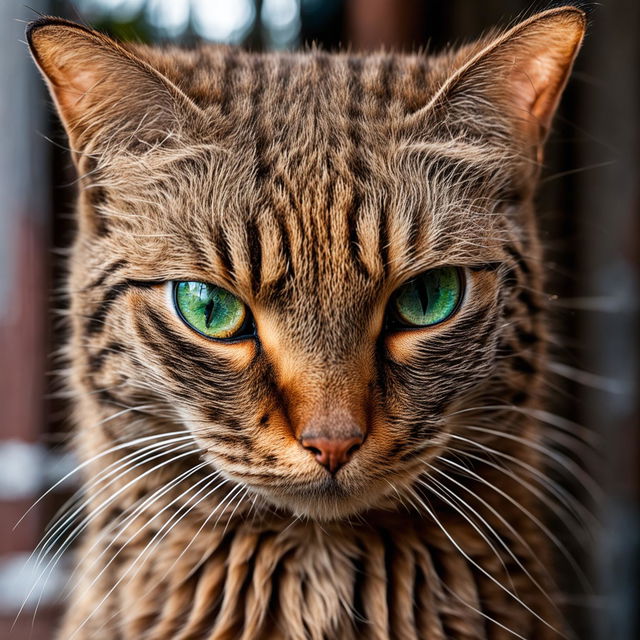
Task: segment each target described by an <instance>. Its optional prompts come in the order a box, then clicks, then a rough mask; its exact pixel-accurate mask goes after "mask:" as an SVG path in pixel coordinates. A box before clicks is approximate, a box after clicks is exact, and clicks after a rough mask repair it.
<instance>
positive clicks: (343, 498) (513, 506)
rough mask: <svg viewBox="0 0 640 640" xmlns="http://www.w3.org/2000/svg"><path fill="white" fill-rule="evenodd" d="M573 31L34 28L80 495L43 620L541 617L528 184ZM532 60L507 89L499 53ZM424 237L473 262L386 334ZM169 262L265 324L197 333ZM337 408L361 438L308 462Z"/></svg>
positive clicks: (549, 606) (516, 629)
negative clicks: (453, 284) (66, 191)
mask: <svg viewBox="0 0 640 640" xmlns="http://www.w3.org/2000/svg"><path fill="white" fill-rule="evenodd" d="M582 30H583V17H582V14H581V13H580V12H579V11H577V10H574V9H570V8H568V9H567V8H565V9H559V10H553V11H550V12H547V13H545V14H541V15H539V16H536V17H534V18H532V19H530V20H529V21H527V22H525V23H523V24H522V25H519V26H516V27H514V28H513V29H512V30H511V31H509V32H504V33H502V34H497V35H496V34H493V35H492V36H489V37H487V38H485V39H483V40H481V41H479V42H477V43H475V44H472V45H469V46H467V47H465V48H462V49H460V50H457V51H452V52H447V53H444V54H442V55H440V56H426V55H422V54H420V55H396V54H390V53H381V54H377V55H371V56H359V55H355V54H349V53H339V54H327V53H325V52H322V51H319V50H316V49H312V50H310V51H306V52H302V53H293V54H289V53H270V54H252V53H246V52H243V51H240V50H237V49H232V48H225V47H212V46H209V47H202V48H199V49H196V50H194V51H182V50H178V49H155V48H147V47H143V46H137V45H136V46H133V45H127V46H126V47H125V46H124V45H117V44H116V43H113V42H112V41H110V40H108V39H107V38H105V37H104V36H101V35H99V34H96V33H95V32H91V31H88V30H85V29H84V28H81V27H78V26H75V25H72V24H70V23H65V22H63V21H59V20H55V19H45V20H42V21H39V22H37V23H35V24H34V25H32V26H31V28H30V30H29V34H28V35H29V41H30V44H31V47H32V51H33V53H34V57H35V58H36V61H37V62H38V64H39V65H40V68H41V69H42V70H43V73H44V74H45V77H46V79H47V81H48V83H49V85H50V88H51V90H52V95H53V96H54V98H55V99H56V102H57V104H58V107H59V110H60V113H61V116H62V119H63V121H64V123H65V126H66V128H67V131H68V133H69V137H70V141H71V147H72V152H73V155H74V159H75V161H76V163H77V166H78V170H79V174H80V176H81V177H80V183H81V185H82V189H81V193H80V198H79V205H78V216H79V222H80V225H79V226H80V231H79V234H78V238H77V241H76V244H75V247H74V252H73V256H72V260H71V276H70V281H69V282H70V292H71V300H72V307H71V318H72V325H73V337H72V340H71V344H70V351H69V353H70V358H71V362H72V368H71V376H70V378H71V379H70V383H71V385H72V387H73V389H74V392H75V393H76V395H77V400H76V407H77V424H78V429H77V439H76V448H77V451H78V453H79V455H80V457H81V459H83V460H86V461H88V462H87V463H86V464H87V467H86V469H85V475H86V479H87V483H88V488H87V490H86V494H85V495H86V505H85V507H86V510H85V511H82V512H80V510H79V517H82V514H83V513H84V514H88V517H87V520H86V523H85V524H86V527H81V529H80V530H79V531H77V534H79V533H81V532H83V530H84V529H86V532H85V535H84V536H83V542H82V545H81V548H80V549H79V551H78V558H79V564H78V568H77V570H76V574H77V575H76V580H75V583H74V584H75V586H74V589H73V591H72V594H71V596H70V602H69V609H68V614H67V617H66V619H65V622H64V626H63V629H62V630H61V632H60V636H59V637H60V638H65V639H68V638H72V637H74V638H92V639H95V638H113V639H116V638H122V639H123V640H125V639H126V640H129V639H140V638H146V639H149V640H151V639H156V640H160V639H167V638H172V639H180V640H187V639H196V638H202V639H205V638H206V639H207V640H213V639H216V640H222V639H223V638H224V639H226V638H228V639H229V640H231V639H235V638H241V639H243V640H249V639H256V640H257V639H260V638H274V639H275V638H282V639H283V640H284V639H290V640H299V639H300V640H301V639H304V638H309V639H312V640H322V639H325V638H332V639H333V638H340V639H345V640H348V639H349V638H356V637H364V638H375V639H379V640H386V639H391V638H394V639H396V638H397V639H402V640H404V639H407V640H414V639H415V640H419V639H426V638H428V639H429V640H437V639H438V638H442V639H445V638H469V639H472V638H473V639H477V638H503V637H512V636H513V634H515V635H516V636H517V637H524V638H536V639H537V638H541V639H544V638H555V637H558V635H559V634H560V630H561V629H562V627H563V623H562V618H561V615H560V613H559V612H558V611H557V609H556V608H555V606H554V602H553V597H554V596H553V594H554V587H553V580H552V578H551V577H550V576H549V571H548V564H549V558H550V553H551V549H550V547H551V546H552V542H553V535H552V540H551V541H550V540H549V538H548V537H545V532H546V533H549V532H548V531H547V530H546V529H545V526H544V524H543V523H542V522H541V520H540V518H543V509H542V506H543V505H541V503H540V502H541V501H540V491H538V492H536V491H532V489H531V486H532V484H531V483H532V478H533V480H535V479H536V476H535V474H536V473H538V474H539V475H541V476H542V477H543V478H544V474H545V473H546V471H545V464H546V462H545V459H544V456H545V451H546V448H545V447H546V441H545V432H544V430H543V428H542V426H541V424H540V423H539V422H538V421H536V420H534V419H532V416H535V415H536V411H537V410H538V408H539V407H540V402H541V397H542V392H541V389H542V382H543V376H544V352H545V343H546V331H545V324H544V306H545V305H544V297H543V295H542V293H541V291H542V276H543V274H542V256H541V251H540V247H539V244H538V241H537V237H536V232H535V221H534V216H533V208H532V194H533V191H534V188H535V182H536V179H537V174H538V171H539V159H540V149H541V147H542V144H543V142H544V137H545V136H546V131H547V129H548V121H549V120H550V118H551V116H552V113H553V110H554V108H555V105H556V103H557V99H558V96H559V94H560V91H561V89H562V87H563V86H564V82H565V81H566V76H567V73H568V70H569V68H570V66H571V63H572V61H573V57H574V55H575V52H576V50H577V47H578V45H579V42H580V38H581V35H582ZM536 56H537V57H538V58H540V60H541V65H540V67H539V68H538V67H536V68H533V67H532V68H531V69H529V67H528V66H527V65H529V64H530V60H534V61H535V60H536ZM518 65H520V66H522V67H523V68H519V67H518ZM554 65H555V66H554ZM514 69H515V71H514ZM536 69H538V71H536ZM540 69H541V70H542V71H540ZM548 69H552V70H553V72H552V73H550V75H549V77H547V76H545V78H546V79H545V82H544V84H541V85H540V86H537V85H536V86H535V89H536V91H537V93H536V94H535V95H533V96H532V98H531V100H532V102H531V104H530V105H529V106H528V107H527V109H529V111H530V112H531V114H533V115H534V116H535V118H533V117H532V118H528V117H523V114H522V112H521V111H517V110H518V109H522V108H523V105H522V104H516V105H515V106H514V104H515V103H517V102H518V100H520V101H522V100H524V97H523V96H526V94H527V87H524V88H523V87H522V86H521V83H522V79H521V77H520V76H518V75H517V74H518V73H520V74H522V73H524V72H525V71H531V72H532V73H534V75H533V76H531V78H530V80H531V84H532V86H534V85H535V83H536V79H537V78H538V76H536V75H535V73H538V72H539V73H540V74H543V75H544V74H547V73H549V72H548V71H547V70H548ZM516 76H517V78H516ZM514 78H516V80H514ZM82 83H85V85H82ZM510 83H511V85H512V86H511V85H510ZM518 83H520V84H518ZM81 85H82V87H81ZM514 96H515V97H514ZM529 111H527V113H529ZM439 265H455V266H458V267H460V268H462V269H464V271H465V273H466V292H465V299H464V302H463V304H462V306H461V308H460V310H459V311H458V312H457V313H456V314H455V315H454V316H453V317H452V318H451V319H449V320H447V321H446V322H444V323H442V324H440V325H438V326H435V327H431V328H429V329H425V330H420V331H411V332H399V333H389V332H386V330H385V324H384V317H385V313H384V312H385V307H386V304H387V301H388V300H389V297H390V295H391V294H392V292H393V291H394V290H395V289H396V288H397V287H398V286H399V285H401V284H402V283H403V282H405V281H406V280H407V279H409V278H411V277H413V276H415V275H417V274H419V273H421V272H423V271H425V270H427V269H430V268H432V267H435V266H439ZM172 280H201V281H205V282H213V283H216V284H219V285H220V286H223V287H225V288H227V289H229V290H230V291H232V292H234V293H236V294H237V295H238V296H240V297H241V298H242V299H243V300H244V301H245V302H246V303H247V304H248V305H249V307H250V308H251V309H252V312H253V315H254V317H255V321H256V326H257V332H258V339H257V340H242V341H238V342H234V343H227V344H221V343H216V342H212V341H208V340H206V339H205V338H203V337H201V336H199V335H197V334H195V333H194V332H192V331H190V330H189V329H188V328H187V327H186V326H185V325H184V324H182V323H181V322H180V320H179V319H178V318H177V316H176V314H175V313H174V312H173V311H172V309H171V305H170V303H169V302H168V299H167V294H166V284H165V283H166V282H168V281H172ZM340 411H344V412H348V413H349V414H351V415H354V416H356V417H357V419H358V420H359V421H361V422H362V423H363V424H366V429H367V438H366V440H365V442H364V444H363V446H362V447H361V448H360V449H359V450H358V452H357V453H356V455H355V456H354V458H353V460H352V461H351V462H350V463H349V464H348V465H346V466H345V467H344V468H343V469H341V470H340V471H339V472H338V473H337V474H336V475H335V476H331V475H330V474H328V473H327V472H326V470H325V469H323V468H322V467H321V466H319V465H318V464H317V463H316V462H315V461H314V459H313V456H312V455H311V454H310V453H309V451H307V450H305V449H303V448H302V447H301V446H300V443H299V441H298V439H299V436H300V430H301V428H302V426H303V425H304V424H306V423H308V421H309V420H313V419H320V418H322V417H323V416H325V417H326V416H330V415H337V414H336V412H340ZM162 434H165V435H164V436H163V435H162ZM176 434H177V435H176ZM127 443H131V444H130V446H128V445H127ZM163 443H166V444H164V448H162V446H163ZM110 447H113V448H114V449H113V450H112V451H111V452H110V453H102V452H106V451H107V450H108V449H109V448H110ZM96 456H97V457H96ZM496 460H497V462H496ZM134 462H135V463H136V464H133V463H134ZM110 465H111V466H110ZM523 469H524V470H528V471H527V473H524V471H523ZM532 474H533V476H532ZM514 478H515V480H514ZM543 497H544V494H543ZM74 535H76V534H75V533H73V531H72V533H71V534H70V538H73V537H74Z"/></svg>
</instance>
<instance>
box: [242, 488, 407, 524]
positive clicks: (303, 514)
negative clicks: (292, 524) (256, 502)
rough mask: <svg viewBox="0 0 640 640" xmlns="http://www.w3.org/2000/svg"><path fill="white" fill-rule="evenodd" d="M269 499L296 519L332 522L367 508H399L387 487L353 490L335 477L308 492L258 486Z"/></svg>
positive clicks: (360, 512) (359, 512)
mask: <svg viewBox="0 0 640 640" xmlns="http://www.w3.org/2000/svg"><path fill="white" fill-rule="evenodd" d="M254 491H255V492H256V493H258V494H259V495H260V497H262V498H263V499H264V500H265V501H266V502H268V503H269V504H270V505H272V506H273V507H275V508H276V509H278V510H279V511H284V512H286V513H289V514H291V515H292V516H294V517H296V518H301V519H303V520H304V519H307V520H315V521H318V522H332V521H337V520H347V519H349V518H351V517H352V516H359V515H361V514H362V513H364V512H366V511H371V510H388V509H395V508H396V506H397V504H396V502H397V501H396V500H394V499H393V497H392V496H390V495H385V493H384V492H383V487H382V486H381V487H380V488H379V491H378V490H376V488H374V487H372V486H369V487H368V490H367V491H366V492H365V491H363V492H358V493H355V492H350V491H349V490H348V489H347V488H346V487H344V486H341V485H339V484H338V483H337V482H336V481H334V480H331V479H329V480H327V481H326V482H325V483H323V484H322V485H320V486H318V485H313V486H310V487H309V489H308V490H307V491H302V492H296V493H293V492H292V493H287V492H283V491H273V490H269V489H266V488H264V487H260V488H256V489H254Z"/></svg>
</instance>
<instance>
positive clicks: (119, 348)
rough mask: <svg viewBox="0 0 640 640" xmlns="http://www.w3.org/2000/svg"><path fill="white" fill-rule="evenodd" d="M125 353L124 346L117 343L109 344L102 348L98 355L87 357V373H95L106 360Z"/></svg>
mask: <svg viewBox="0 0 640 640" xmlns="http://www.w3.org/2000/svg"><path fill="white" fill-rule="evenodd" d="M124 352H125V347H124V345H122V344H120V343H119V342H110V343H109V344H108V345H107V346H106V347H103V348H102V349H100V351H98V353H96V354H94V355H92V356H90V357H89V373H97V372H98V371H99V370H100V369H102V367H103V365H104V363H105V361H106V359H107V358H108V357H109V356H111V355H115V354H120V353H124Z"/></svg>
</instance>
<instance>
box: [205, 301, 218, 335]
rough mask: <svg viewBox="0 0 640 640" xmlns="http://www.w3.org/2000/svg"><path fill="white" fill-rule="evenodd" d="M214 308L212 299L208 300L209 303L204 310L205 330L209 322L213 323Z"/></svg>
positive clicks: (209, 324)
mask: <svg viewBox="0 0 640 640" xmlns="http://www.w3.org/2000/svg"><path fill="white" fill-rule="evenodd" d="M214 307H215V305H214V304H213V299H212V298H210V299H209V302H207V306H206V307H205V308H204V323H205V326H206V327H207V329H208V328H209V327H210V326H211V322H212V321H213V311H214Z"/></svg>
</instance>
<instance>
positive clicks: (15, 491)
mask: <svg viewBox="0 0 640 640" xmlns="http://www.w3.org/2000/svg"><path fill="white" fill-rule="evenodd" d="M549 6H552V4H551V3H549V2H535V1H534V2H531V0H484V1H483V2H477V1H475V0H74V1H71V0H30V6H29V7H26V6H25V5H24V4H23V3H22V2H21V1H18V0H2V1H1V2H0V136H1V137H0V638H4V637H7V638H12V639H16V640H19V639H22V638H32V640H44V639H46V638H50V637H51V635H52V632H53V629H54V626H55V620H56V616H57V612H58V608H57V606H56V595H57V594H59V592H60V591H61V589H62V587H63V585H64V583H65V580H66V578H65V559H64V558H62V559H61V562H60V563H59V564H58V565H56V568H54V569H53V570H52V571H51V572H49V571H48V570H47V573H50V575H49V577H48V580H47V582H46V585H45V586H43V584H42V581H41V582H40V583H39V584H38V586H36V588H33V590H32V587H33V586H34V584H35V583H36V581H37V576H38V571H37V570H36V569H35V564H34V563H33V561H29V560H28V559H29V554H30V552H31V550H32V549H33V548H34V546H35V544H36V543H37V541H38V539H39V538H40V537H41V536H42V533H43V530H44V528H45V526H46V524H47V522H48V521H49V520H50V519H51V517H52V516H53V514H54V513H55V511H56V510H57V508H58V507H59V506H60V504H61V503H62V502H64V500H65V499H66V498H67V497H68V496H69V495H70V493H71V492H72V491H74V490H75V487H74V486H73V483H71V482H63V483H62V484H61V485H60V486H59V487H58V488H57V489H56V490H55V491H52V492H51V493H49V494H48V495H47V496H46V497H45V498H44V499H43V500H42V501H40V502H39V503H38V504H37V505H36V506H35V508H33V509H32V510H31V511H29V513H28V514H27V516H26V517H25V518H24V519H23V520H22V522H21V523H20V525H19V526H18V527H16V528H15V529H14V525H15V524H16V522H17V521H18V520H19V518H20V517H21V516H22V515H23V514H24V513H25V511H26V510H27V509H28V507H29V506H30V505H31V504H32V503H33V502H34V500H35V499H36V498H37V497H38V496H39V495H41V494H42V493H43V492H44V491H45V490H46V489H47V488H48V487H50V486H51V485H52V484H53V483H54V482H56V481H57V480H59V479H60V478H62V477H63V476H64V475H65V473H67V472H68V471H69V470H70V469H71V468H73V464H74V462H73V459H72V457H71V456H70V454H69V453H68V452H67V448H66V443H67V441H68V434H69V428H70V424H69V405H68V401H67V400H65V398H64V397H61V396H60V394H58V393H56V391H57V389H58V388H59V384H56V382H55V380H56V373H57V368H58V367H59V366H60V365H59V364H58V360H57V359H56V353H57V351H58V350H59V348H60V346H61V344H62V343H63V342H64V336H65V328H64V311H65V306H66V300H65V298H64V296H62V295H60V294H59V293H58V292H57V290H58V289H59V287H60V284H61V280H62V278H63V276H64V268H65V267H64V264H65V254H66V250H67V248H68V247H69V244H70V241H71V240H72V238H73V233H74V220H73V215H72V212H73V194H74V186H73V183H74V173H73V168H72V166H71V163H70V159H69V156H68V155H67V153H66V151H65V144H66V141H65V139H64V136H63V134H62V130H61V127H60V125H59V123H58V122H57V120H56V118H55V116H54V114H53V109H52V107H51V103H50V101H49V99H48V97H47V95H46V92H45V88H44V85H43V82H42V81H41V79H40V78H39V77H38V74H37V72H36V70H35V67H34V65H33V64H32V62H31V60H30V59H29V55H28V52H27V48H26V45H25V44H24V42H23V40H24V36H23V32H24V21H29V20H32V19H34V18H36V17H37V15H38V13H41V14H52V15H57V16H64V17H66V18H70V19H73V20H76V21H79V22H83V23H86V24H90V25H92V26H94V27H97V28H99V29H102V30H104V31H106V32H108V33H111V34H113V35H116V36H117V37H119V38H122V39H127V40H131V39H133V40H137V41H144V42H160V43H162V42H176V43H180V44H183V45H185V46H194V45H197V44H198V43H201V42H209V41H210V42H225V43H232V44H238V45H242V46H246V47H249V48H251V49H253V50H264V49H292V48H298V47H304V46H306V45H308V44H310V43H312V42H316V43H318V44H319V45H320V46H322V47H324V48H326V49H329V50H332V49H337V48H338V47H343V46H350V47H351V48H352V49H353V50H371V49H376V48H379V47H381V46H384V47H386V48H395V49H402V50H413V49H416V48H418V47H428V48H429V49H430V50H437V49H439V48H441V47H443V46H446V45H448V44H454V43H458V42H463V41H466V40H469V39H471V38H473V37H475V36H477V35H479V34H480V33H481V32H482V31H483V30H486V29H487V28H489V27H491V26H492V25H494V24H507V23H509V22H511V21H513V20H514V18H516V17H518V16H521V15H523V14H528V13H530V12H532V11H534V10H536V9H544V8H548V7H549ZM581 6H583V7H584V8H585V9H586V10H587V11H588V13H589V20H590V27H589V31H588V36H587V40H586V42H585V46H584V49H583V51H582V53H581V54H580V58H579V60H578V63H577V67H576V70H575V72H574V74H573V77H572V80H571V82H570V84H569V87H568V90H567V93H566V95H565V99H564V100H563V102H562V106H561V108H560V113H559V115H558V118H557V119H556V122H555V129H554V133H553V136H552V138H551V140H550V142H549V146H548V153H547V159H546V165H547V166H546V170H545V174H544V178H543V183H542V187H541V192H540V197H539V215H540V225H541V227H542V234H543V240H544V243H545V246H546V250H547V258H546V262H547V267H548V276H549V278H548V284H547V290H548V292H549V294H550V298H551V308H552V316H553V317H552V321H553V330H554V346H553V349H552V350H553V353H552V365H551V371H550V374H549V380H548V384H549V387H550V389H552V390H553V391H554V393H553V395H554V398H555V401H554V402H555V406H554V407H553V410H554V411H555V412H556V413H558V414H559V415H562V416H564V417H565V418H567V419H569V420H572V421H575V422H576V423H579V424H581V425H584V426H585V427H586V428H588V430H589V432H590V433H591V434H593V439H594V441H595V442H596V443H597V444H596V451H595V453H594V454H593V456H592V458H593V460H591V461H587V463H588V464H590V467H589V468H590V470H591V471H592V472H593V473H594V474H595V476H596V477H597V479H598V482H599V483H600V485H601V486H602V488H603V498H602V499H600V500H598V501H596V502H592V503H590V505H589V506H590V508H592V509H593V510H594V512H595V513H596V516H597V519H598V520H599V522H600V526H599V527H597V528H596V529H595V531H594V533H593V535H592V537H591V538H589V540H590V542H589V543H588V544H587V549H586V550H584V549H580V548H579V547H577V546H576V545H575V544H574V543H572V542H571V537H570V536H565V534H559V535H563V536H565V537H566V538H567V540H566V542H567V544H569V545H573V546H572V549H573V551H574V552H575V554H576V555H577V557H578V561H579V562H580V564H581V565H583V566H585V567H588V571H589V573H590V575H591V576H592V581H593V584H594V586H593V589H591V590H588V591H585V590H584V589H580V587H579V585H578V584H575V581H574V579H573V577H572V573H571V572H570V571H566V572H565V571H564V570H563V571H562V574H563V576H562V579H563V583H564V585H565V587H566V590H567V593H568V594H569V595H568V597H567V601H566V602H565V604H566V605H567V609H568V611H569V614H570V616H571V621H572V623H573V626H574V628H575V630H576V636H577V637H578V638H581V639H585V640H603V639H605V638H606V639H607V640H637V638H640V627H639V624H638V622H639V620H638V606H637V604H638V595H639V593H638V592H639V588H638V587H639V584H640V583H639V576H640V562H639V548H640V545H639V531H640V518H639V512H638V489H639V487H640V473H639V471H638V470H639V468H640V466H639V465H638V461H639V460H638V457H639V455H638V454H639V452H640V449H639V446H638V445H639V420H638V414H639V402H638V391H639V390H640V374H639V370H638V364H639V362H640V357H639V356H640V322H639V320H640V317H639V316H640V313H639V308H638V288H639V284H638V283H639V276H640V264H639V262H640V125H639V123H640V71H639V69H640V3H639V2H636V1H635V0H601V2H598V3H593V4H590V3H581ZM565 453H566V454H567V455H569V456H574V454H575V452H574V450H573V449H572V448H568V449H567V450H566V451H565ZM562 481H563V482H564V483H565V486H567V489H568V490H570V491H574V492H576V495H577V496H578V497H579V498H580V499H582V498H586V497H585V496H582V495H580V493H579V491H578V490H577V489H576V488H575V487H572V486H570V485H567V484H566V480H565V479H563V480H562ZM38 601H39V606H38V613H37V615H35V616H34V611H35V608H36V605H37V603H38ZM23 603H24V610H23V612H22V614H21V616H20V618H19V620H18V623H17V624H16V625H15V627H14V628H13V630H12V631H10V627H11V624H12V623H13V620H14V618H15V616H16V613H17V611H18V610H19V609H20V607H21V605H22V604H23ZM337 640H339V639H337Z"/></svg>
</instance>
